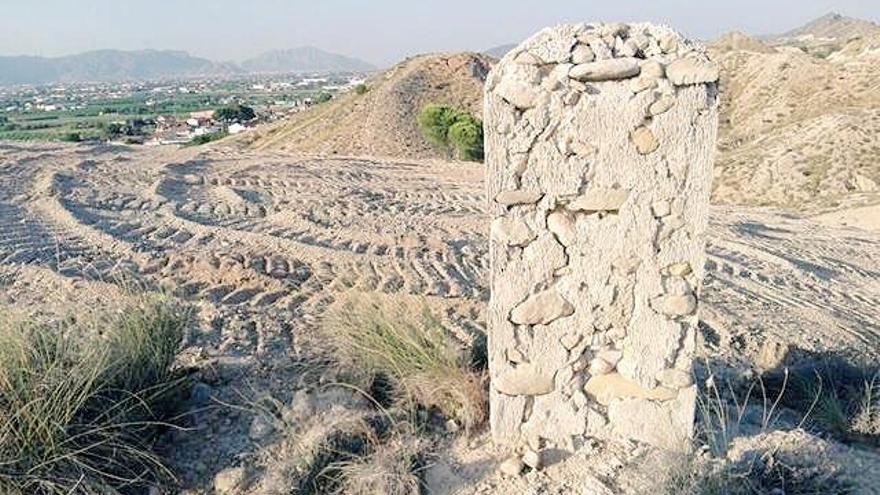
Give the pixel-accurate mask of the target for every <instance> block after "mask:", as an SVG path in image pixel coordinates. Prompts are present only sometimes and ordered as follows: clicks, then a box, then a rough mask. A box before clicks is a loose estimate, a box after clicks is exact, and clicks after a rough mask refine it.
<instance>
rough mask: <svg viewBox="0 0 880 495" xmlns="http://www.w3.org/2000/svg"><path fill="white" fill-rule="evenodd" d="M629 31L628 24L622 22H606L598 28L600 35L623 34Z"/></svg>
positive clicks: (612, 35) (613, 35)
mask: <svg viewBox="0 0 880 495" xmlns="http://www.w3.org/2000/svg"><path fill="white" fill-rule="evenodd" d="M628 32H629V25H627V24H624V23H622V22H607V23H605V24H603V25H602V26H601V27H600V28H599V35H600V36H602V37H606V36H607V37H611V38H613V37H615V36H624V35H626V33H628Z"/></svg>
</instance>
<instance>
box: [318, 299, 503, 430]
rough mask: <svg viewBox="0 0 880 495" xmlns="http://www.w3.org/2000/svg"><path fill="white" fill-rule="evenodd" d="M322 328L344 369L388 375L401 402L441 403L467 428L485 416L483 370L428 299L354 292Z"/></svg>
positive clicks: (436, 405)
mask: <svg viewBox="0 0 880 495" xmlns="http://www.w3.org/2000/svg"><path fill="white" fill-rule="evenodd" d="M323 332H324V335H325V336H326V337H327V339H328V340H329V341H330V343H331V347H332V348H333V352H334V353H335V359H336V360H337V361H338V362H339V363H340V364H341V365H342V366H343V368H344V369H345V370H347V371H349V372H352V373H355V374H357V375H360V376H364V377H376V376H379V377H383V378H385V379H387V380H388V381H389V382H390V384H391V386H392V388H393V393H394V395H395V396H396V399H397V402H398V403H402V404H403V405H404V406H413V405H414V406H421V407H424V408H427V409H436V410H438V411H440V412H441V413H443V414H444V415H445V416H447V417H450V418H454V419H456V420H457V421H459V422H460V424H461V425H463V426H464V427H465V428H466V429H470V428H472V427H474V426H476V425H478V424H479V423H481V422H482V421H483V420H484V419H485V416H486V411H487V406H486V391H485V377H484V374H483V373H482V372H479V371H476V370H474V369H472V367H471V365H470V359H469V358H468V356H467V355H466V353H465V352H463V351H462V349H461V348H460V347H459V346H458V345H456V343H455V341H454V340H453V339H452V338H451V336H450V335H449V332H448V331H447V330H446V329H445V328H444V327H443V324H442V323H441V321H440V320H439V319H438V318H437V317H436V316H435V315H434V314H433V313H432V311H431V310H430V308H429V307H428V306H427V304H426V303H425V301H423V300H419V299H415V298H406V297H403V298H385V297H381V296H378V295H376V296H367V295H359V296H352V297H349V298H348V299H347V300H345V301H343V302H341V303H338V304H337V305H336V306H335V307H334V308H333V309H332V310H331V311H330V312H329V314H328V316H327V317H326V319H325V321H324V325H323Z"/></svg>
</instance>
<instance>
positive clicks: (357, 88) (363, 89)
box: [354, 84, 370, 95]
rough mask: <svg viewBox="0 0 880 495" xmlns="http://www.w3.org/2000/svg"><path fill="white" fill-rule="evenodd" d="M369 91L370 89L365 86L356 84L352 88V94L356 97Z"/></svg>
mask: <svg viewBox="0 0 880 495" xmlns="http://www.w3.org/2000/svg"><path fill="white" fill-rule="evenodd" d="M369 90H370V88H368V87H367V85H366V84H358V85H357V86H355V87H354V92H355V93H356V94H358V95H362V94H364V93H366V92H367V91H369Z"/></svg>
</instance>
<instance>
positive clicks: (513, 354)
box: [507, 348, 526, 364]
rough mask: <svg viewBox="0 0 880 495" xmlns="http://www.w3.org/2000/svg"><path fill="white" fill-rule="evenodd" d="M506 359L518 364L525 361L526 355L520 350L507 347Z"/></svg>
mask: <svg viewBox="0 0 880 495" xmlns="http://www.w3.org/2000/svg"><path fill="white" fill-rule="evenodd" d="M507 360H508V361H510V362H511V363H516V364H520V363H525V362H526V357H525V356H523V353H522V352H520V350H519V349H516V348H511V349H507Z"/></svg>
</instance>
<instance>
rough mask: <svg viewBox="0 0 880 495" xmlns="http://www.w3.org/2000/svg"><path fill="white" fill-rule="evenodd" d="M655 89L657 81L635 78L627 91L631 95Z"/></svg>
mask: <svg viewBox="0 0 880 495" xmlns="http://www.w3.org/2000/svg"><path fill="white" fill-rule="evenodd" d="M656 87H657V79H652V78H650V77H641V76H639V77H637V78H635V79H633V80H632V82H630V85H629V89H630V91H632V92H633V93H641V92H642V91H647V90H649V89H653V88H656Z"/></svg>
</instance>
